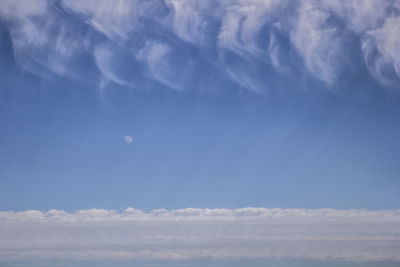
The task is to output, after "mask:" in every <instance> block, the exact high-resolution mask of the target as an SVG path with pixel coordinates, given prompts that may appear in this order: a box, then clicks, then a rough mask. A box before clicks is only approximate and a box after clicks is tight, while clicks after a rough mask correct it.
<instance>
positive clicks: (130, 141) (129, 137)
mask: <svg viewBox="0 0 400 267" xmlns="http://www.w3.org/2000/svg"><path fill="white" fill-rule="evenodd" d="M124 141H125V143H127V144H132V142H133V138H132V136H130V135H127V136H125V137H124Z"/></svg>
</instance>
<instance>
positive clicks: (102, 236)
mask: <svg viewBox="0 0 400 267" xmlns="http://www.w3.org/2000/svg"><path fill="white" fill-rule="evenodd" d="M0 239H1V240H2V241H3V242H1V243H0V262H5V261H13V260H29V261H34V260H56V259H62V260H146V259H151V260H153V259H171V260H180V259H199V258H213V259H231V260H232V259H280V258H284V259H306V260H307V259H311V260H332V259H339V260H348V261H387V260H388V261H400V256H399V255H400V254H399V251H400V211H399V210H385V211H369V210H332V209H321V210H305V209H266V208H243V209H234V210H230V209H192V208H188V209H181V210H165V209H158V210H153V211H151V212H148V213H146V212H143V211H141V210H136V209H133V208H128V209H126V210H124V211H123V212H116V211H113V210H103V209H91V210H79V211H76V212H75V213H68V212H65V211H61V210H50V211H47V212H41V211H37V210H27V211H22V212H13V211H3V212H0Z"/></svg>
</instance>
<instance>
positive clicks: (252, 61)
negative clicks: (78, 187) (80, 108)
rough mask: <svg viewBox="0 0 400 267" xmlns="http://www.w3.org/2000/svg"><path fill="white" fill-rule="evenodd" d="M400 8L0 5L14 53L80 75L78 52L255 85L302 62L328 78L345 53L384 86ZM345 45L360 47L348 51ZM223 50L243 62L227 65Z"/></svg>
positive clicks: (33, 66)
mask: <svg viewBox="0 0 400 267" xmlns="http://www.w3.org/2000/svg"><path fill="white" fill-rule="evenodd" d="M399 14H400V5H399V2H398V1H389V0H368V1H362V2H359V1H355V0H354V1H353V0H351V1H320V0H285V1H275V0H269V1H259V0H235V1H213V0H207V1H197V0H168V1H164V0H152V1H141V0H135V1H124V0H120V1H115V2H113V3H111V2H110V1H91V0H87V1H75V0H63V1H60V2H54V1H25V0H16V1H3V2H2V4H1V6H0V16H1V19H2V21H4V22H5V25H6V28H7V29H8V31H9V33H10V38H11V42H12V45H13V52H14V56H15V60H16V62H17V63H18V64H19V65H20V66H22V67H23V68H24V69H26V70H28V71H31V72H33V73H36V74H38V75H42V76H49V75H52V74H56V75H58V76H66V77H69V78H72V79H77V78H78V79H79V78H82V77H80V76H82V74H81V71H77V70H76V69H77V66H81V65H82V64H81V63H82V61H85V62H89V63H90V62H92V65H90V64H86V65H85V66H86V68H93V70H92V72H93V73H96V72H97V73H98V74H97V78H98V82H102V81H104V79H106V80H110V81H113V82H116V83H118V84H123V85H128V86H135V85H136V86H137V82H135V81H136V80H138V79H139V80H142V82H143V79H147V80H148V81H150V82H151V81H153V82H156V83H161V84H163V85H164V86H166V87H170V88H174V89H185V88H186V87H185V86H186V85H187V84H193V82H191V79H192V78H193V77H194V76H195V75H197V73H195V72H196V70H198V69H211V71H210V72H211V73H219V74H220V75H225V76H226V78H227V79H230V80H232V81H233V82H235V83H237V84H238V85H239V86H241V87H244V88H248V89H253V90H254V91H259V92H262V91H265V90H270V89H271V88H270V85H269V84H268V83H266V82H265V80H266V78H264V77H263V76H268V77H271V76H274V75H275V74H277V73H279V74H280V75H281V76H283V77H284V78H286V77H289V79H293V80H298V79H299V77H298V76H296V75H299V74H296V73H298V71H297V70H303V69H304V73H305V74H306V75H308V76H309V77H311V78H313V79H315V80H320V81H322V82H323V83H324V84H325V87H332V86H334V85H335V84H336V82H337V80H338V78H339V77H340V75H342V74H343V73H346V69H347V68H348V65H347V63H346V61H347V60H353V61H359V62H358V63H359V65H362V66H364V67H365V69H366V70H367V71H368V72H369V75H370V76H371V77H373V78H374V79H375V80H376V81H377V82H379V83H381V84H382V86H383V87H390V88H395V89H398V81H399V78H400V74H399V59H398V56H397V54H396V51H397V50H398V46H399V45H398V43H399V41H398V38H397V37H396V36H398V34H397V29H398V28H400V27H399V23H400V22H399V21H400V19H399V18H400V15H399ZM278 35H279V36H280V38H277V36H278ZM355 40H356V42H354V41H355ZM350 45H351V46H352V49H353V50H354V49H355V50H354V51H359V54H360V55H362V56H358V54H357V53H355V54H354V55H353V54H350V55H349V53H348V52H347V51H348V50H349V46H350ZM182 47H184V48H185V49H186V50H185V49H183V50H184V51H186V52H181V51H183V50H182ZM105 49H107V51H105ZM187 51H191V52H187ZM227 51H228V53H232V55H234V57H236V59H234V60H233V61H234V62H244V65H243V64H242V63H239V65H240V66H239V67H238V66H235V65H234V64H233V65H232V64H231V62H232V60H226V53H227ZM145 52H147V54H146V58H144V57H143V56H144V55H145ZM115 53H116V54H117V55H114V54H115ZM120 54H123V56H120ZM288 54H296V55H295V56H294V57H292V56H285V55H288ZM101 55H103V57H100V56H101ZM105 55H107V57H105ZM349 56H350V57H351V58H350V59H348V57H349ZM107 59H110V60H107ZM111 59H112V60H111ZM299 59H300V60H299ZM185 61H186V62H191V63H190V64H191V66H194V67H192V68H188V65H187V64H184V63H183V62H185ZM107 62H112V63H110V64H108V63H107ZM196 64H197V65H196ZM115 65H117V66H121V67H118V68H115V67H113V66H115ZM131 65H134V67H132V66H131ZM121 69H124V70H121ZM146 69H147V71H146ZM127 70H129V72H130V74H129V73H127V72H128V71H127ZM182 70H185V71H182ZM124 71H125V72H124ZM121 72H122V73H121ZM191 72H193V73H191ZM274 73H275V74H274ZM302 73H303V72H302ZM132 75H133V76H135V78H134V79H132V78H131V76H132ZM200 75H201V74H200ZM204 75H207V72H205V73H204ZM301 75H303V74H301ZM205 78H206V79H204V80H207V77H205ZM354 79H356V77H355V78H354ZM267 80H268V79H267ZM196 81H198V80H196ZM139 84H140V82H139ZM196 86H198V87H200V88H201V87H202V85H201V84H199V85H196ZM191 87H193V86H191ZM216 87H218V85H216Z"/></svg>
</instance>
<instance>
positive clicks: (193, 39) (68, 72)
mask: <svg viewBox="0 0 400 267" xmlns="http://www.w3.org/2000/svg"><path fill="white" fill-rule="evenodd" d="M399 14H400V2H399V1H397V0H391V1H389V0H387V1H386V0H368V1H363V2H362V3H360V2H358V1H356V0H354V1H353V0H351V1H340V0H337V1H327V0H326V1H317V0H284V1H274V0H270V1H257V0H235V1H214V0H204V1H197V0H185V1H183V0H182V1H178V0H150V1H140V0H132V1H116V2H114V3H111V1H91V0H86V1H74V0H61V1H45V0H34V1H24V0H18V1H15V0H14V1H11V0H10V1H8V0H5V1H2V2H1V3H0V123H1V131H0V210H1V211H3V212H6V211H12V212H20V211H25V210H36V211H42V212H45V211H48V210H51V209H57V210H63V211H66V212H67V214H70V213H71V214H75V213H74V212H76V211H79V210H88V209H92V208H97V209H104V210H118V211H120V212H123V211H124V210H125V209H126V208H127V207H134V208H137V209H140V210H143V211H147V212H151V210H154V209H160V208H164V209H168V210H175V209H185V208H190V207H194V208H201V209H206V208H209V209H216V208H225V209H238V208H244V207H264V208H282V209H289V208H297V209H305V210H313V209H323V208H329V209H341V210H351V209H366V210H395V209H399V208H400V205H399V204H400V180H399V173H400V166H399V164H398V159H399V157H400V141H399V136H400V117H399V114H400V95H399V92H400V54H399V52H398V51H399V49H400V37H399V36H400V15H399ZM125 136H132V138H133V142H132V143H127V142H125V141H124V137H125ZM7 214H8V213H7ZM23 214H25V213H23ZM4 216H5V217H4V218H6V219H5V220H6V221H7V220H8V217H7V216H8V215H7V216H6V215H4ZM316 216H317V217H318V216H319V215H316ZM346 218H347V217H346ZM346 220H347V219H346ZM397 220H398V219H397ZM396 242H398V241H396ZM396 244H398V243H396ZM396 248H397V247H396ZM1 255H2V254H0V258H1ZM311 258H312V257H311ZM338 258H341V257H340V256H338ZM351 260H353V259H351ZM397 260H399V259H397ZM282 264H284V263H282Z"/></svg>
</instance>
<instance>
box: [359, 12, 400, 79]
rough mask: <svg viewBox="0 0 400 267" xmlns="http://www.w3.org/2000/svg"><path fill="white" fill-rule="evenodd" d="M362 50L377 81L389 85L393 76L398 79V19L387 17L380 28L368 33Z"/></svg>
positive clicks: (399, 32)
mask: <svg viewBox="0 0 400 267" xmlns="http://www.w3.org/2000/svg"><path fill="white" fill-rule="evenodd" d="M363 49H364V54H365V59H366V64H367V66H368V68H369V69H370V71H371V72H372V73H373V75H374V76H375V77H376V78H377V79H378V80H379V81H381V82H382V83H391V82H392V81H393V79H392V77H391V76H393V75H395V76H397V78H400V54H399V51H400V17H389V18H388V19H387V20H386V21H385V23H384V24H383V25H382V27H380V28H377V29H375V30H371V31H368V32H367V38H366V39H365V40H364V43H363ZM375 49H376V50H377V51H375ZM374 52H377V53H375V54H374ZM391 72H393V75H391ZM397 82H398V80H397Z"/></svg>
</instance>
